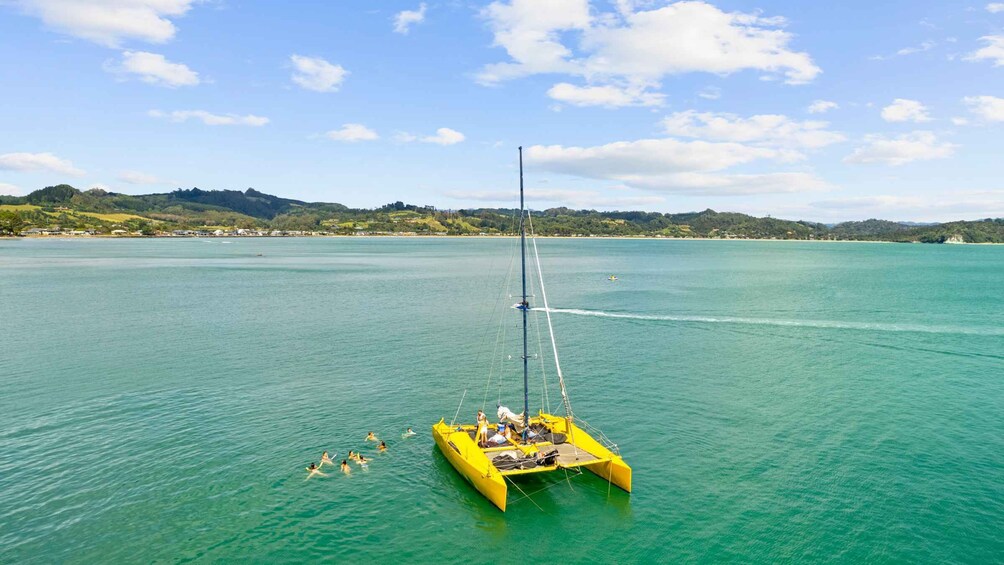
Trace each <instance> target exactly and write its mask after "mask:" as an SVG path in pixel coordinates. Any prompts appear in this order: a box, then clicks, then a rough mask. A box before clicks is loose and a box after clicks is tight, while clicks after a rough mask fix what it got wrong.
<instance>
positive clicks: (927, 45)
mask: <svg viewBox="0 0 1004 565" xmlns="http://www.w3.org/2000/svg"><path fill="white" fill-rule="evenodd" d="M937 45H938V44H937V43H935V42H933V41H925V42H923V43H921V44H920V45H918V46H916V47H904V48H903V49H900V50H899V51H897V52H896V54H897V55H901V56H902V55H912V54H914V53H923V52H924V51H930V50H931V49H933V48H934V47H936V46H937Z"/></svg>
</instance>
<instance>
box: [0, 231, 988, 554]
mask: <svg viewBox="0 0 1004 565" xmlns="http://www.w3.org/2000/svg"><path fill="white" fill-rule="evenodd" d="M512 243H513V241H512V240H500V239H499V240H491V239H489V240H475V239H449V240H445V239H377V238H375V239H366V238H338V239H319V238H318V239H255V240H232V241H228V242H225V241H223V240H218V239H214V240H206V241H202V240H193V239H186V240H162V239H158V240H90V241H84V240H79V241H60V240H22V241H15V240H0V321H2V325H0V327H2V331H0V379H2V380H0V387H2V389H0V562H5V563H12V562H28V563H43V562H44V563H48V562H54V561H55V562H68V563H77V562H79V563H94V562H109V563H140V562H149V561H200V562H208V561H217V560H224V561H239V560H254V561H260V562H294V561H304V560H307V559H314V558H337V559H339V560H340V559H344V558H358V559H363V560H366V561H373V562H388V561H391V560H394V561H396V562H459V561H465V562H481V563H489V562H499V560H500V559H506V560H510V559H531V560H534V561H540V560H541V559H543V560H545V561H547V562H595V561H617V562H653V561H662V562H680V561H700V562H721V561H739V562H759V563H771V562H777V561H823V560H826V561H838V562H845V563H859V562H866V561H867V562H967V563H989V562H1001V561H1002V560H1004V535H1002V534H1001V532H1002V528H1004V324H1002V321H1001V320H1002V319H1004V247H999V246H996V247H994V246H987V247H983V246H921V245H883V244H852V243H846V244H830V243H795V242H725V241H649V240H640V241H639V240H542V241H541V242H540V252H541V260H542V262H543V263H544V269H545V274H546V275H547V277H548V278H547V283H548V287H547V290H548V296H549V298H550V300H551V306H552V308H554V309H556V313H555V314H554V324H555V329H556V331H557V336H558V344H559V347H560V349H561V354H562V365H563V368H564V369H565V372H566V375H567V378H568V383H569V392H570V395H571V398H572V402H573V407H574V409H575V411H576V414H577V416H578V417H580V418H583V419H585V420H586V421H588V422H589V423H590V424H592V425H594V426H596V427H599V428H601V429H603V431H604V432H606V434H607V435H608V436H610V438H611V439H612V440H614V441H615V442H617V444H618V445H619V447H620V449H621V452H622V454H623V455H624V456H625V458H626V459H627V460H628V462H629V463H630V464H631V465H632V466H633V468H634V492H633V493H632V494H631V495H627V494H625V493H623V492H620V491H618V490H617V489H616V487H614V488H613V489H608V485H607V483H606V482H604V481H602V480H600V479H598V478H597V477H595V476H593V475H591V474H588V473H586V474H584V475H580V476H570V478H569V479H568V480H567V481H565V480H564V477H561V480H558V479H553V478H552V479H539V478H529V479H527V480H525V481H523V482H521V483H520V485H521V487H522V488H523V489H524V490H525V491H526V492H532V491H540V492H537V494H534V495H533V496H532V498H531V499H523V500H518V501H516V502H511V503H510V507H509V511H508V512H506V513H505V514H502V513H500V512H498V511H497V510H496V509H495V508H494V507H493V506H491V505H490V504H489V503H488V502H487V501H486V500H484V499H483V498H481V496H480V495H478V494H477V492H476V491H474V490H473V489H472V488H470V487H469V486H467V484H466V483H465V482H463V480H462V479H460V478H459V477H458V476H457V475H456V473H455V472H454V471H453V470H452V468H451V467H450V466H449V464H448V463H447V462H446V461H445V459H443V457H442V456H441V455H439V453H438V452H437V451H436V449H435V447H434V444H433V442H432V439H431V437H430V435H429V427H430V425H431V424H432V423H433V422H435V421H438V420H439V419H440V418H442V417H445V418H446V419H447V420H448V421H449V420H450V419H451V418H452V416H453V414H454V412H455V411H456V410H457V406H458V402H459V400H460V397H461V395H463V394H464V392H463V391H464V390H465V389H466V390H467V396H466V400H465V403H464V406H463V409H462V411H461V414H462V417H464V418H466V419H470V418H472V417H473V412H474V411H475V410H476V409H477V408H478V407H480V406H481V404H482V401H483V400H485V399H486V398H487V402H488V403H489V404H490V405H491V406H489V408H493V407H494V402H495V400H496V397H497V395H498V391H497V389H495V388H493V387H489V392H488V393H487V394H486V392H485V383H486V375H487V374H488V372H489V371H494V372H496V373H497V371H498V366H499V365H501V371H502V374H504V375H506V380H505V381H504V382H505V386H504V387H503V390H502V394H503V399H504V400H506V402H507V403H509V404H510V406H513V407H517V409H518V406H519V404H520V403H521V398H520V397H519V394H518V393H517V389H516V388H515V384H516V375H518V370H519V366H518V361H516V360H509V359H508V357H507V356H508V355H510V354H511V355H512V357H513V359H516V358H517V357H518V354H519V353H518V349H517V343H516V342H515V341H513V340H512V339H511V337H512V335H513V333H512V332H514V331H516V328H517V326H516V322H517V320H518V318H517V317H516V316H515V312H514V311H512V310H508V309H507V308H502V309H501V311H502V313H503V314H504V316H505V318H503V319H504V320H505V322H504V325H503V326H502V327H503V329H504V330H505V332H506V333H507V335H508V337H509V338H510V339H507V340H506V341H505V343H506V345H505V346H504V347H502V348H501V357H500V358H498V359H499V360H497V362H496V366H495V368H494V369H493V368H492V367H491V362H492V361H493V360H496V357H493V356H492V355H491V353H492V351H493V350H494V345H495V343H496V338H497V336H498V333H497V331H498V327H499V326H498V325H497V322H498V321H499V318H498V314H497V313H496V314H495V316H496V318H491V315H492V314H491V312H492V309H491V308H490V306H491V305H492V304H494V303H496V300H497V299H498V297H499V291H500V284H501V283H500V280H501V279H502V278H503V277H504V275H505V272H506V267H507V266H508V264H507V260H508V256H509V255H508V254H509V252H510V251H511V249H512ZM259 253H261V254H262V256H258V254H259ZM611 273H614V274H616V275H617V276H618V277H619V278H620V280H618V281H617V282H609V281H607V280H606V277H607V276H608V275H609V274H611ZM508 300H509V297H508V296H504V297H503V298H502V300H501V302H507V301H508ZM513 301H515V300H513ZM537 302H538V303H539V300H538V301H537ZM536 343H537V342H536V341H534V347H536ZM538 363H540V361H539V360H534V362H533V365H534V366H533V367H532V369H533V370H534V373H533V376H534V379H535V380H534V381H533V382H534V383H535V386H534V394H533V396H532V398H531V402H532V403H533V404H534V405H535V406H539V405H540V404H541V402H542V400H541V396H542V395H541V393H540V392H537V389H538V388H539V380H540V376H539V370H540V367H539V365H538ZM545 370H549V368H548V367H547V366H546V365H545ZM552 372H553V371H552ZM548 376H550V372H549V373H548ZM510 385H512V386H510ZM549 398H550V400H551V401H552V403H554V399H555V398H556V396H555V392H554V390H553V389H551V392H550V393H549ZM552 408H553V409H555V410H557V409H558V408H557V407H556V406H552ZM490 411H491V410H490ZM407 426H412V427H414V428H415V430H416V431H417V432H419V435H418V436H417V437H415V438H412V439H408V440H404V439H401V437H400V433H401V431H403V430H404V428H406V427H407ZM370 430H373V431H375V432H377V434H378V435H380V436H381V437H382V438H384V439H386V440H387V442H388V445H389V447H390V449H389V451H388V452H387V453H386V454H382V455H378V454H377V453H375V451H374V450H373V448H372V446H370V447H367V446H366V445H365V442H363V441H362V440H363V437H364V436H365V434H366V432H368V431H370ZM358 448H364V453H369V454H370V455H371V456H372V458H373V459H374V461H373V463H372V464H371V465H370V467H369V469H368V471H363V470H361V469H359V468H358V467H356V468H355V470H354V472H353V474H352V475H351V476H349V477H345V476H342V475H341V474H339V473H338V472H337V471H333V472H332V473H331V476H329V477H326V478H313V479H310V480H309V481H305V480H304V477H305V475H306V473H305V472H304V471H303V467H304V466H305V465H306V464H307V463H309V462H310V461H311V460H314V461H316V460H317V459H318V457H319V454H320V452H321V451H322V450H323V449H328V450H330V451H337V452H338V456H337V457H338V459H341V458H342V457H344V456H345V454H346V452H347V450H349V449H358ZM542 489H543V490H542ZM510 491H512V489H510ZM514 498H518V496H513V493H512V492H511V494H510V500H513V499H514Z"/></svg>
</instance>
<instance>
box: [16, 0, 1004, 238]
mask: <svg viewBox="0 0 1004 565" xmlns="http://www.w3.org/2000/svg"><path fill="white" fill-rule="evenodd" d="M0 50H2V52H3V54H4V57H0V77H2V85H3V86H2V90H0V101H2V104H0V193H6V194H26V193H27V192H29V191H31V190H34V189H36V188H39V187H42V186H45V185H49V184H56V183H61V182H68V183H70V184H73V185H74V186H78V187H80V188H90V187H93V186H100V187H103V188H106V189H108V190H113V191H116V192H125V193H133V194H138V193H148V192H165V191H169V190H172V189H174V188H177V187H185V188H189V187H193V186H198V187H200V188H204V189H211V188H215V189H224V188H226V189H244V188H247V187H254V188H256V189H258V190H261V191H264V192H268V193H272V194H278V195H281V196H286V197H293V198H299V199H303V200H310V201H329V202H342V203H344V204H347V205H350V206H364V207H372V206H379V205H382V204H384V203H386V202H390V201H394V200H405V201H407V202H411V203H416V204H432V205H435V206H439V207H442V208H460V207H471V206H500V205H504V206H508V205H510V204H511V203H512V201H513V198H514V194H513V191H514V190H515V189H516V187H517V186H518V185H517V182H516V167H515V165H516V151H515V148H516V146H517V145H520V144H522V145H523V146H524V147H525V148H526V150H525V151H526V154H525V156H526V173H527V190H528V199H529V201H530V202H531V203H532V205H533V206H534V207H536V208H543V207H548V206H554V205H567V206H571V207H576V208H597V209H644V210H654V211H666V212H680V211H690V210H701V209H704V208H708V207H711V208H715V209H717V210H730V211H741V212H748V213H753V214H757V215H766V214H770V215H774V216H779V217H788V218H799V219H809V220H820V221H839V220H847V219H865V218H869V217H881V218H887V219H894V220H919V221H931V220H949V219H976V218H983V217H989V216H995V217H998V216H1004V180H1002V178H1004V160H1002V159H1001V155H1002V154H1004V152H1002V149H1004V141H1002V140H1004V137H1002V135H1001V134H1002V133H1004V3H987V2H972V3H965V2H960V3H946V2H925V1H913V2H899V1H889V2H881V3H873V2H845V3H842V4H840V5H839V6H837V5H833V4H826V3H805V2H776V1H761V2H745V1H724V2H714V3H711V2H656V1H646V0H634V1H632V0H620V1H593V2H588V1H586V0H499V1H497V2H482V3H471V2H459V1H457V2H451V1H446V2H435V1H428V2H425V3H420V2H413V1H409V2H397V1H386V2H363V1H354V2H348V1H345V2H322V1H318V2H300V3H279V2H247V1H239V0H217V1H199V0H0Z"/></svg>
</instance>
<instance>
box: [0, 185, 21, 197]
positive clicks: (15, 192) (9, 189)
mask: <svg viewBox="0 0 1004 565" xmlns="http://www.w3.org/2000/svg"><path fill="white" fill-rule="evenodd" d="M0 194H2V195H4V196H23V195H24V189H22V188H21V187H20V186H16V185H13V184H8V183H5V182H0Z"/></svg>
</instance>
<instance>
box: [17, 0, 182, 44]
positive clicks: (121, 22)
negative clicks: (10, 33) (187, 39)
mask: <svg viewBox="0 0 1004 565" xmlns="http://www.w3.org/2000/svg"><path fill="white" fill-rule="evenodd" d="M196 2H197V0H14V3H15V4H17V5H18V6H20V7H21V9H22V10H23V11H24V12H26V13H28V14H30V15H32V16H36V17H38V18H41V20H42V21H43V22H44V23H45V24H46V25H47V26H49V27H50V28H52V29H55V30H57V31H60V32H63V33H66V34H69V35H72V36H75V37H80V38H82V39H86V40H89V41H93V42H95V43H98V44H101V45H105V46H107V47H118V46H119V45H120V44H121V43H122V42H123V41H125V40H127V39H137V40H141V41H148V42H152V43H164V42H166V41H168V40H170V39H171V38H173V37H174V34H175V32H176V31H177V29H176V28H175V27H174V23H172V22H171V18H179V17H181V16H184V15H185V13H186V12H188V10H189V9H191V7H192V5H193V4H195V3H196Z"/></svg>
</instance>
